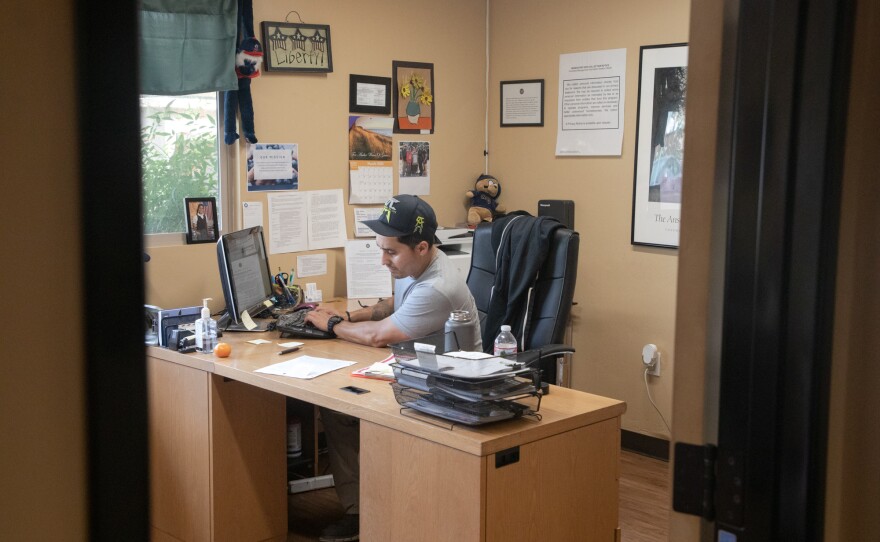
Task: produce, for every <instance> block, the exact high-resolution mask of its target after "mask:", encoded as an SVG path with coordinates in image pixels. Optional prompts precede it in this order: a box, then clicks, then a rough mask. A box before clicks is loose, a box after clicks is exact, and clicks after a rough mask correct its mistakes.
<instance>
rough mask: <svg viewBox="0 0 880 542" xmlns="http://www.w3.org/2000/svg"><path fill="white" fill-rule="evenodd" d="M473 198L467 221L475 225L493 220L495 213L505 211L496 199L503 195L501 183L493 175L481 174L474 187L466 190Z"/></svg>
mask: <svg viewBox="0 0 880 542" xmlns="http://www.w3.org/2000/svg"><path fill="white" fill-rule="evenodd" d="M465 195H466V196H467V197H469V198H471V206H470V208H469V209H468V216H467V222H468V224H470V225H471V226H475V225H477V224H479V223H480V222H483V221H485V222H492V217H493V216H494V215H495V213H503V212H504V206H503V205H498V202H497V201H495V200H496V199H497V198H498V196H500V195H501V183H499V182H498V179H496V178H495V177H493V176H491V175H480V176H479V177H477V182H475V183H474V189H473V190H468V191H467V192H465Z"/></svg>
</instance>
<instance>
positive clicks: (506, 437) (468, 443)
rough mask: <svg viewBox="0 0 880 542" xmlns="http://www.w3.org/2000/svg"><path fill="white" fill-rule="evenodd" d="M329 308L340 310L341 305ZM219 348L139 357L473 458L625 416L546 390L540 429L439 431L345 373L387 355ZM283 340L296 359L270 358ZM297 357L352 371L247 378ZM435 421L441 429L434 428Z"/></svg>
mask: <svg viewBox="0 0 880 542" xmlns="http://www.w3.org/2000/svg"><path fill="white" fill-rule="evenodd" d="M336 303H337V304H338V305H342V306H345V302H344V301H339V302H336ZM350 303H352V304H354V302H350ZM355 307H356V304H355ZM257 338H262V339H266V340H269V341H272V342H271V343H268V344H261V345H254V344H249V343H248V342H247V341H249V340H252V339H257ZM221 340H222V341H223V342H226V343H229V344H230V345H231V346H232V354H231V355H230V356H229V357H228V358H218V357H216V356H214V355H211V354H199V353H192V354H181V353H179V352H175V351H173V350H167V349H164V348H160V347H149V349H148V353H147V355H148V356H151V357H155V358H158V359H162V360H165V361H170V362H173V363H177V364H181V365H185V366H188V367H192V368H194V369H199V370H202V371H206V372H210V373H214V374H216V375H219V376H223V377H226V378H229V379H232V380H236V381H239V382H243V383H246V384H249V385H252V386H255V387H258V388H262V389H265V390H269V391H272V392H275V393H279V394H282V395H286V396H288V397H294V398H296V399H300V400H303V401H307V402H310V403H313V404H316V405H319V406H323V407H327V408H331V409H333V410H337V411H340V412H344V413H346V414H350V415H352V416H355V417H357V418H360V419H362V420H367V421H370V422H373V423H376V424H378V425H382V426H385V427H388V428H392V429H396V430H398V431H402V432H404V433H407V434H410V435H413V436H416V437H420V438H425V439H428V440H430V441H433V442H437V443H440V444H444V445H446V446H449V447H451V448H455V449H458V450H461V451H463V452H466V453H469V454H473V455H479V456H485V455H489V454H492V453H495V452H497V451H500V450H504V449H506V448H509V447H511V446H513V445H516V444H521V443H523V442H524V441H523V434H524V432H527V433H528V438H527V440H526V442H530V441H536V440H540V439H542V438H545V437H547V436H548V435H552V434H558V433H561V432H564V431H567V430H571V429H575V428H577V427H581V426H584V425H590V424H593V423H596V422H599V421H602V420H606V419H610V418H615V417H618V416H620V415H621V414H623V412H624V411H625V410H626V404H625V403H624V402H622V401H619V400H616V399H609V398H606V397H600V396H598V395H592V394H589V393H584V392H580V391H576V390H571V389H567V388H560V387H556V386H551V391H550V393H549V394H548V395H546V396H545V397H544V398H543V399H542V401H541V408H540V414H541V417H542V419H541V421H537V420H534V419H531V418H520V419H516V420H507V421H503V422H499V423H494V424H488V425H484V426H479V427H469V426H465V425H460V424H456V425H453V426H452V428H451V429H450V428H449V426H448V425H447V426H443V427H441V426H438V425H434V424H432V423H430V422H428V421H425V419H424V417H422V416H421V415H420V414H418V413H415V414H414V415H413V416H409V415H402V414H401V407H400V405H399V404H398V403H397V401H396V400H395V398H394V393H393V392H392V389H391V386H390V385H389V383H388V382H386V381H381V380H371V379H366V378H356V377H353V376H351V371H353V370H356V369H359V368H362V367H366V366H369V365H370V364H372V363H374V362H376V361H380V360H382V359H385V358H386V357H387V356H388V355H389V354H390V350H389V349H388V348H372V347H368V346H362V345H358V344H353V343H349V342H345V341H341V340H315V339H280V338H279V334H278V332H275V331H271V332H266V333H232V332H229V333H226V334H224V335H223V337H222V339H221ZM290 340H295V341H300V342H303V343H305V345H304V346H303V347H302V348H301V349H300V350H299V351H298V352H296V353H293V354H289V355H285V356H279V355H277V352H279V351H280V350H281V349H282V347H280V346H278V343H281V342H287V341H290ZM303 355H309V356H315V357H326V358H333V359H342V360H347V361H354V362H356V363H355V365H352V366H351V367H346V368H343V369H339V370H337V371H333V372H331V373H328V374H325V375H322V376H319V377H317V378H314V379H311V380H303V379H298V378H290V377H284V376H275V375H267V374H262V373H255V372H254V371H255V370H257V369H260V368H262V367H265V366H267V365H272V364H274V363H279V362H281V361H287V360H292V359H295V358H297V357H299V356H303ZM349 385H356V386H358V387H361V388H365V389H368V390H370V393H365V394H361V395H355V394H352V393H350V392H346V391H343V390H341V389H340V388H342V387H344V386H349ZM528 401H533V402H536V401H537V399H536V398H530V399H528V400H527V401H523V402H524V403H528ZM408 412H409V411H408ZM438 421H439V422H440V423H441V424H442V423H443V421H442V420H438Z"/></svg>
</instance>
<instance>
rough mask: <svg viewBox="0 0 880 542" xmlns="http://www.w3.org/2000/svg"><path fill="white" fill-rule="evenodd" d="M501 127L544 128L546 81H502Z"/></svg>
mask: <svg viewBox="0 0 880 542" xmlns="http://www.w3.org/2000/svg"><path fill="white" fill-rule="evenodd" d="M500 101H501V127H502V128H506V127H509V126H544V80H543V79H528V80H523V81H501V100H500Z"/></svg>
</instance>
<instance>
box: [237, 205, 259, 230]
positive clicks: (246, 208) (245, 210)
mask: <svg viewBox="0 0 880 542" xmlns="http://www.w3.org/2000/svg"><path fill="white" fill-rule="evenodd" d="M241 219H242V227H243V228H244V229H248V228H253V227H254V226H262V225H263V202H262V201H245V202H244V203H242V204H241Z"/></svg>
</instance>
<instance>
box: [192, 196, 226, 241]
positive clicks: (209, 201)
mask: <svg viewBox="0 0 880 542" xmlns="http://www.w3.org/2000/svg"><path fill="white" fill-rule="evenodd" d="M184 202H185V203H184V208H185V210H186V211H185V212H186V244H188V245H194V244H198V243H216V242H217V239H218V238H219V235H218V234H217V200H216V198H186V199H185V200H184Z"/></svg>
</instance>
